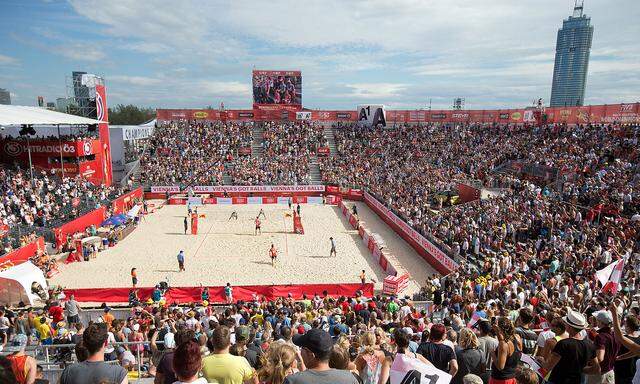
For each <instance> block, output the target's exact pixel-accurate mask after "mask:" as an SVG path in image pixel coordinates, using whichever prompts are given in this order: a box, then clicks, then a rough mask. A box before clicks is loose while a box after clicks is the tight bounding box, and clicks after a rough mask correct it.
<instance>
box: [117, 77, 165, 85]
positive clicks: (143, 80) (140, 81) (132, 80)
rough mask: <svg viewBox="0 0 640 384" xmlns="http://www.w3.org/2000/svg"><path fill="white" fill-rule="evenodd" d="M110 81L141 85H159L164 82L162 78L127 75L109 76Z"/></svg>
mask: <svg viewBox="0 0 640 384" xmlns="http://www.w3.org/2000/svg"><path fill="white" fill-rule="evenodd" d="M109 81H110V82H115V83H122V84H129V85H140V86H150V85H159V84H161V83H162V80H161V79H156V78H152V77H144V76H125V75H111V76H109Z"/></svg>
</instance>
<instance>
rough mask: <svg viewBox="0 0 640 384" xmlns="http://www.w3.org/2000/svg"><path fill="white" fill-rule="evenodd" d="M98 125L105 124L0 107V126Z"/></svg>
mask: <svg viewBox="0 0 640 384" xmlns="http://www.w3.org/2000/svg"><path fill="white" fill-rule="evenodd" d="M98 123H106V121H100V120H95V119H89V118H86V117H81V116H75V115H69V114H67V113H61V112H56V111H50V110H48V109H45V108H39V107H27V106H24V105H0V125H21V124H32V125H58V124H60V125H84V124H87V125H88V124H98Z"/></svg>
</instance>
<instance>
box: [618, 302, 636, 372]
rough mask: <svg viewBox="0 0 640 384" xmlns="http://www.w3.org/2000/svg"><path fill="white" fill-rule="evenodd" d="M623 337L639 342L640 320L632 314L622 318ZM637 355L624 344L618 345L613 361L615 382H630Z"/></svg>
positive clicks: (634, 369) (634, 370)
mask: <svg viewBox="0 0 640 384" xmlns="http://www.w3.org/2000/svg"><path fill="white" fill-rule="evenodd" d="M624 327H625V337H626V338H627V339H629V340H631V341H632V342H634V343H636V344H640V321H639V320H638V318H637V317H636V316H634V315H627V317H626V318H625V320H624ZM637 360H638V358H637V357H635V356H634V353H633V352H630V351H629V349H628V348H627V347H625V346H624V345H621V346H620V352H619V353H618V358H617V360H616V363H615V368H614V371H615V373H616V384H631V381H632V379H633V375H634V373H635V372H636V361H637Z"/></svg>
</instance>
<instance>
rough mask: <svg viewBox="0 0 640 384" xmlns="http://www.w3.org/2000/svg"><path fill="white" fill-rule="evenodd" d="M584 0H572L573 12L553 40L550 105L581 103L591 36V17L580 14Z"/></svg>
mask: <svg viewBox="0 0 640 384" xmlns="http://www.w3.org/2000/svg"><path fill="white" fill-rule="evenodd" d="M583 5H584V0H576V2H575V6H574V8H573V15H572V16H569V18H568V19H566V20H563V22H562V28H561V29H560V30H558V40H557V41H556V61H555V65H554V67H553V84H552V87H551V102H550V105H551V106H552V107H565V106H567V107H568V106H580V105H583V104H584V91H585V87H586V84H587V71H588V69H589V53H590V51H591V40H592V38H593V26H592V25H591V18H590V17H587V16H585V15H584V14H583Z"/></svg>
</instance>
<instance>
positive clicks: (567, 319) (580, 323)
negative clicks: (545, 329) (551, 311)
mask: <svg viewBox="0 0 640 384" xmlns="http://www.w3.org/2000/svg"><path fill="white" fill-rule="evenodd" d="M562 321H564V323H565V324H566V325H568V326H570V327H571V328H575V329H585V328H586V327H587V319H586V318H585V317H584V315H583V314H582V313H580V312H578V311H574V310H573V309H569V310H568V311H567V315H566V316H564V317H563V318H562Z"/></svg>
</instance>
